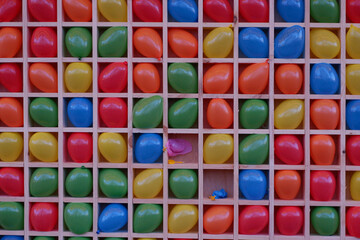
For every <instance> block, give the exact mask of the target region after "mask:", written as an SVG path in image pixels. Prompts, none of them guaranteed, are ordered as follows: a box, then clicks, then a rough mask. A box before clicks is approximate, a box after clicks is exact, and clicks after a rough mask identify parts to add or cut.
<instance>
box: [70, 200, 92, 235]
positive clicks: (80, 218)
mask: <svg viewBox="0 0 360 240" xmlns="http://www.w3.org/2000/svg"><path fill="white" fill-rule="evenodd" d="M64 221H65V225H66V226H67V228H68V229H69V230H70V231H71V232H72V233H75V234H84V233H86V232H89V231H90V230H91V227H92V222H93V208H92V206H91V205H90V204H89V203H69V204H67V205H66V206H65V209H64Z"/></svg>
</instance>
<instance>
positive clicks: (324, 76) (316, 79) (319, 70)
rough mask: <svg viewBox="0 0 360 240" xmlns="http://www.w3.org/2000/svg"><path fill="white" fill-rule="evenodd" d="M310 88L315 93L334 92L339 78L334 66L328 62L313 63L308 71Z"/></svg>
mask: <svg viewBox="0 0 360 240" xmlns="http://www.w3.org/2000/svg"><path fill="white" fill-rule="evenodd" d="M310 88H311V90H312V91H313V92H314V93H315V94H336V93H337V92H338V91H339V88H340V80H339V76H338V74H337V72H336V70H335V69H334V67H333V66H332V65H331V64H328V63H316V64H314V66H313V67H312V69H311V73H310Z"/></svg>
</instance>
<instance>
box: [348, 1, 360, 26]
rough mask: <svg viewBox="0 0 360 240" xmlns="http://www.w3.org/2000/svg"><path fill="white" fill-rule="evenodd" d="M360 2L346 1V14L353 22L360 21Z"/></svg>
mask: <svg viewBox="0 0 360 240" xmlns="http://www.w3.org/2000/svg"><path fill="white" fill-rule="evenodd" d="M359 11H360V2H359V0H347V1H346V16H347V17H348V18H349V19H350V21H351V22H353V23H360V16H359V14H358V13H359Z"/></svg>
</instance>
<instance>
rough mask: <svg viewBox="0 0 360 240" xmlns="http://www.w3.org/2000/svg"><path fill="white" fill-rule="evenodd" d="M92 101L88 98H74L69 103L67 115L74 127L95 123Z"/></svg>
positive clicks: (89, 125)
mask: <svg viewBox="0 0 360 240" xmlns="http://www.w3.org/2000/svg"><path fill="white" fill-rule="evenodd" d="M92 107H93V106H92V102H91V101H90V100H89V99H87V98H81V97H77V98H72V99H71V100H70V101H69V103H68V105H67V115H68V119H69V120H70V122H71V124H72V125H73V126H74V127H91V126H92V123H93V119H92V117H93V116H92V115H93V110H92Z"/></svg>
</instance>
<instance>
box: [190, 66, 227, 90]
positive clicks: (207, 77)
mask: <svg viewBox="0 0 360 240" xmlns="http://www.w3.org/2000/svg"><path fill="white" fill-rule="evenodd" d="M232 82H233V65H232V64H231V63H215V64H214V65H212V66H211V67H210V68H209V69H208V70H207V71H206V72H205V74H204V79H203V87H204V92H205V93H219V94H224V93H226V92H228V91H229V89H230V87H231V86H232ZM196 87H197V86H196Z"/></svg>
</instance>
